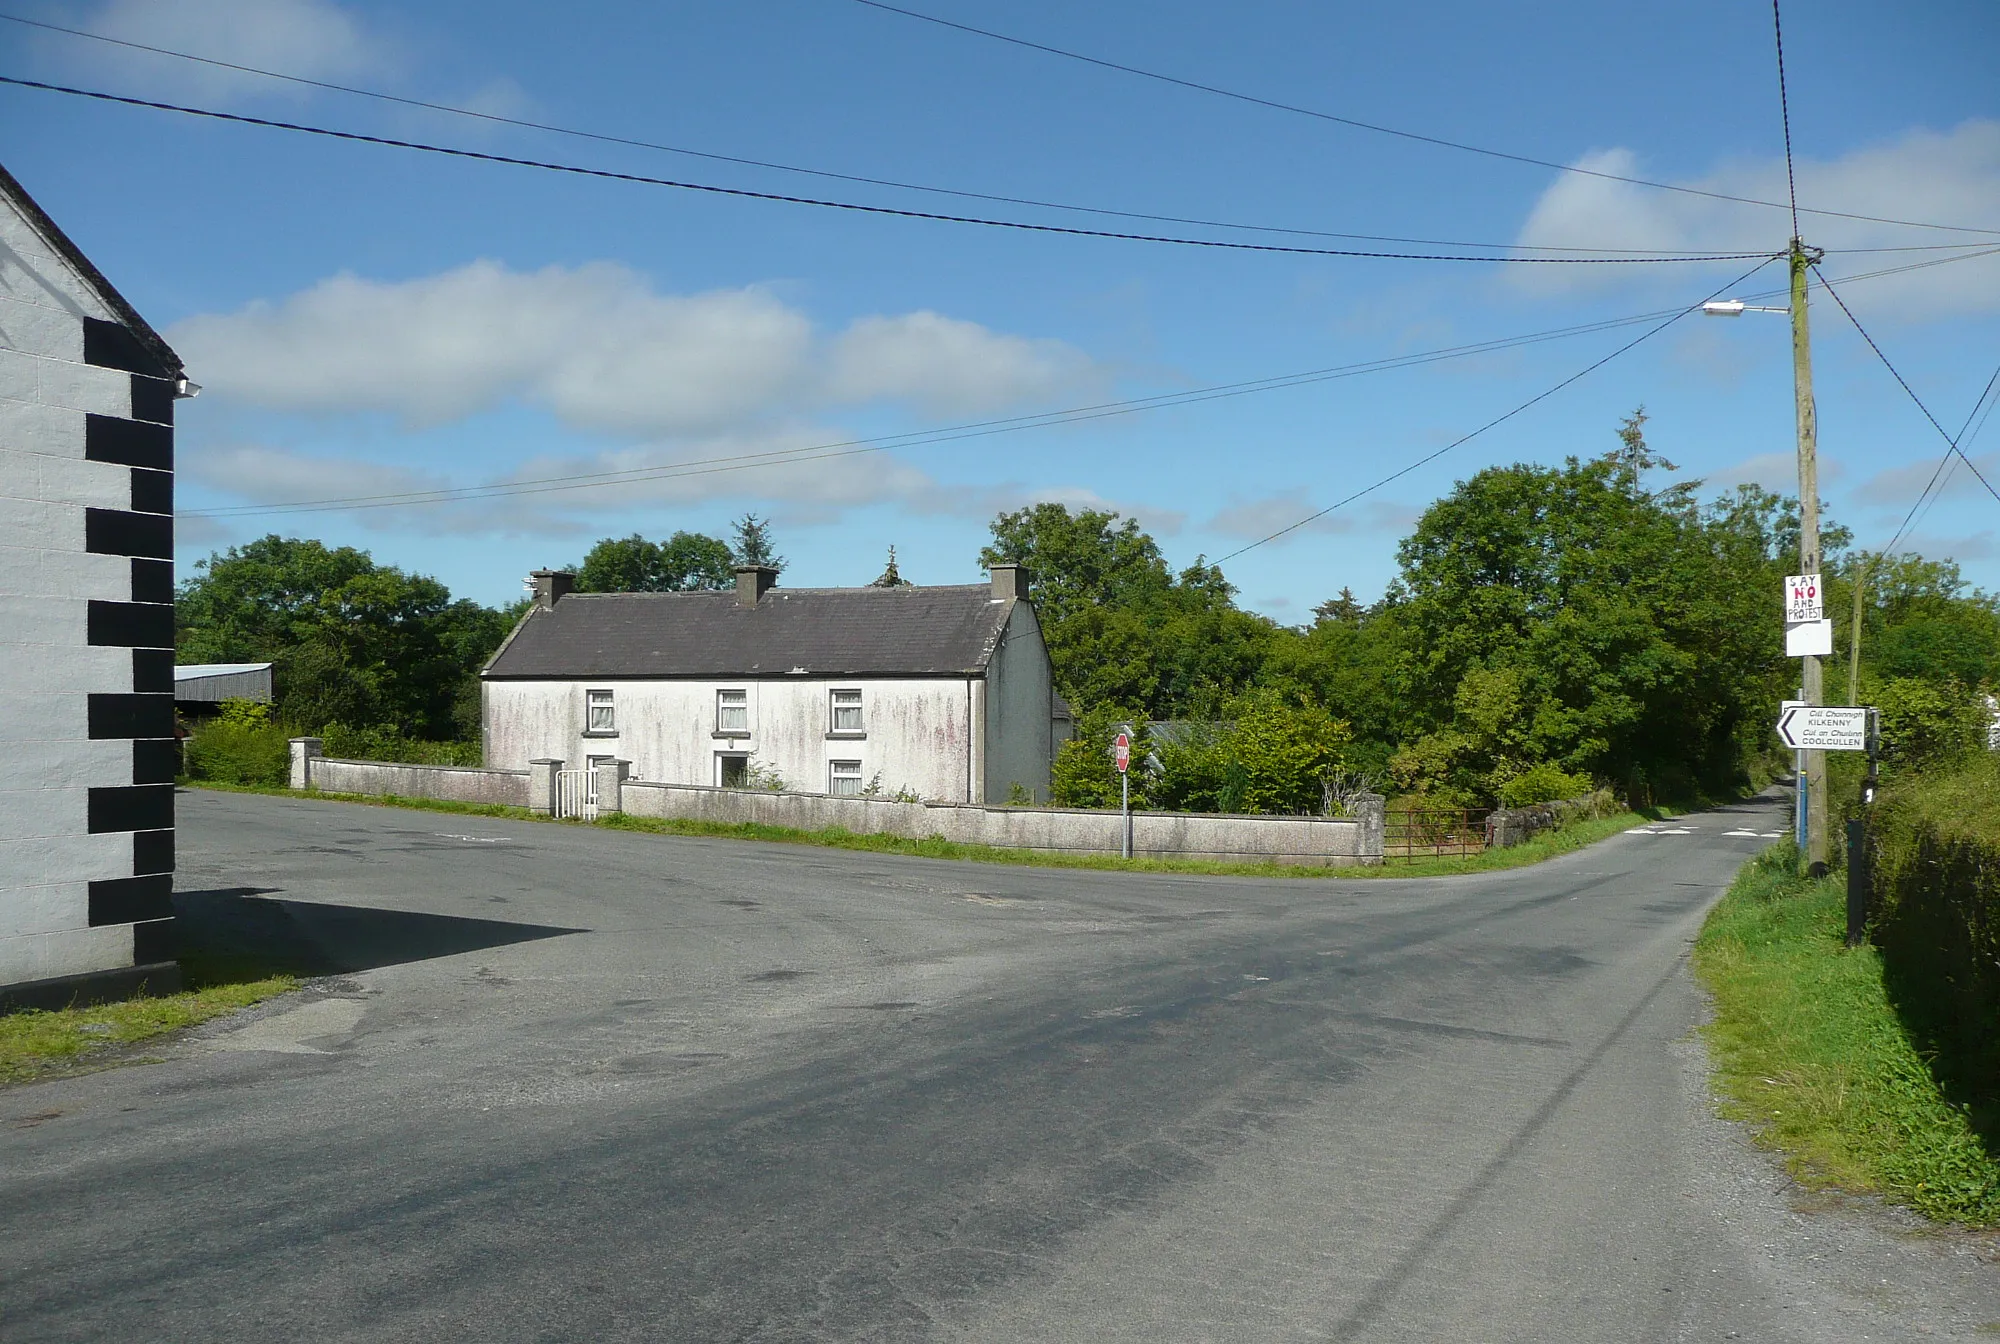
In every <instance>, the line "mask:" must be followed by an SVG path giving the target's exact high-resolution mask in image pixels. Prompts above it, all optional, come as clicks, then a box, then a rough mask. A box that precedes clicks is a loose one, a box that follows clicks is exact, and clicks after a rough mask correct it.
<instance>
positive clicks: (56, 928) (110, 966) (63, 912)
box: [0, 170, 188, 1001]
mask: <svg viewBox="0 0 2000 1344" xmlns="http://www.w3.org/2000/svg"><path fill="white" fill-rule="evenodd" d="M187 386H188V385H187V383H186V380H185V377H184V374H183V370H182V368H181V364H180V361H179V359H177V358H176V357H175V355H174V353H173V351H172V350H171V349H169V348H168V346H167V345H166V343H165V342H164V341H162V340H161V339H160V337H159V335H158V334H157V333H156V332H154V331H153V329H152V328H151V327H150V326H148V325H147V324H146V322H145V320H144V319H143V318H141V317H140V316H139V315H138V313H136V312H134V311H133V309H132V307H131V305H130V304H128V303H127V302H126V301H125V300H124V299H123V298H122V297H121V296H120V295H119V294H118V292H117V290H115V289H113V288H112V287H111V285H110V283H109V282H108V281H106V280H105V279H104V277H103V276H102V275H101V274H99V273H98V271H97V269H96V268H95V267H94V266H93V265H92V264H91V263H90V261H89V260H88V259H87V258H86V257H84V256H83V254H82V253H81V252H80V251H79V250H78V249H77V248H76V246H75V245H74V244H73V243H72V242H70V240H69V239H68V238H67V237H66V236H65V235H64V234H63V232H62V231H61V229H59V228H58V227H57V226H56V225H55V224H54V223H53V222H52V221H51V220H50V219H49V218H48V217H47V215H45V214H44V213H43V212H42V210H41V209H40V207H39V206H37V205H36V203H35V202H34V201H33V200H32V199H31V198H30V197H29V196H28V194H27V193H26V192H25V191H24V190H23V189H22V188H21V186H20V184H19V183H18V182H16V181H15V180H14V179H13V177H12V176H11V175H9V174H7V173H6V172H5V171H4V170H0V668H4V674H0V751H4V752H5V754H6V757H7V761H8V767H9V768H8V769H7V770H6V771H5V772H4V774H0V996H5V997H7V998H11V999H14V1000H16V1001H34V1000H36V999H38V998H40V999H47V998H50V997H67V996H68V995H69V994H71V993H73V992H75V991H77V990H84V991H86V992H117V991H119V990H120V989H126V988H130V987H131V986H132V985H134V984H136V983H137V982H139V981H141V980H143V981H145V982H146V983H147V984H148V985H149V986H150V987H151V988H153V989H155V990H160V989H165V988H170V987H172V986H173V985H174V984H176V983H177V982H178V970H177V967H176V966H175V963H174V955H175V951H174V945H173V937H172V928H173V920H172V915H173V906H172V893H173V867H174V795H173V778H174V771H175V764H176V756H175V746H174V740H173V725H174V714H173V705H174V680H173V675H174V673H173V664H174V651H173V644H174V608H173V596H174V593H173V586H174V581H173V559H172V556H173V528H174V522H173V506H174V489H173V482H174V476H173V467H174V430H173V420H174V402H175V400H176V398H177V397H179V396H181V395H184V394H185V393H186V391H187Z"/></svg>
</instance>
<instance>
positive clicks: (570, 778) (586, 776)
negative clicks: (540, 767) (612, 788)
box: [555, 770, 597, 821]
mask: <svg viewBox="0 0 2000 1344" xmlns="http://www.w3.org/2000/svg"><path fill="white" fill-rule="evenodd" d="M555 812H556V815H557V816H559V817H576V818H578V819H580V820H582V821H596V820H597V776H596V773H595V772H594V771H590V770H558V771H556V807H555Z"/></svg>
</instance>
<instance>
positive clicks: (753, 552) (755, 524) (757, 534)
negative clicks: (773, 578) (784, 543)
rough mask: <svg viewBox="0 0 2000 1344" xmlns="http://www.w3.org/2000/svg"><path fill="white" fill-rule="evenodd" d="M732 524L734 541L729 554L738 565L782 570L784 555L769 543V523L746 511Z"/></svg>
mask: <svg viewBox="0 0 2000 1344" xmlns="http://www.w3.org/2000/svg"><path fill="white" fill-rule="evenodd" d="M732 526H733V527H734V529H735V533H736V542H735V544H734V545H733V546H731V547H730V555H731V557H732V558H733V559H734V561H735V563H736V564H739V565H764V566H766V567H767V568H770V569H777V570H782V569H783V568H784V567H785V557H784V556H782V555H779V554H778V552H777V548H776V547H775V546H773V545H772V543H771V524H770V523H769V522H768V521H766V520H765V519H762V518H759V517H758V516H757V515H756V514H754V513H746V514H744V515H743V516H742V517H741V518H738V519H737V520H736V521H735V523H734V524H732Z"/></svg>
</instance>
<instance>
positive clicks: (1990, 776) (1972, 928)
mask: <svg viewBox="0 0 2000 1344" xmlns="http://www.w3.org/2000/svg"><path fill="white" fill-rule="evenodd" d="M1870 823H1871V825H1870V841H1871V844H1872V845H1873V847H1874V851H1875V858H1874V871H1873V875H1872V881H1871V883H1870V886H1871V892H1870V895H1871V898H1872V901H1873V910H1872V911H1871V916H1872V917H1871V920H1870V936H1871V937H1872V939H1873V941H1874V942H1875V944H1876V945H1877V946H1878V947H1880V948H1881V949H1882V956H1883V961H1884V964H1885V966H1886V968H1887V971H1888V976H1889V986H1890V990H1891V993H1892V994H1893V995H1894V996H1895V1000H1896V1007H1897V1011H1898V1012H1899V1013H1901V1014H1902V1016H1903V1018H1904V1020H1905V1021H1906V1022H1908V1023H1909V1025H1910V1027H1911V1030H1912V1032H1913V1033H1914V1034H1915V1035H1917V1037H1918V1038H1919V1039H1920V1040H1921V1041H1922V1042H1923V1044H1924V1045H1925V1047H1926V1048H1927V1049H1929V1050H1932V1051H1934V1052H1935V1055H1936V1064H1937V1070H1938V1073H1939V1075H1940V1077H1941V1078H1943V1079H1944V1080H1945V1081H1946V1083H1947V1084H1948V1085H1950V1086H1952V1087H1953V1088H1954V1090H1955V1091H1956V1092H1957V1094H1958V1096H1959V1098H1960V1099H1961V1100H1963V1101H1964V1102H1966V1103H1967V1104H1969V1105H1971V1106H1972V1107H1974V1109H1975V1111H1976V1112H1977V1119H1978V1121H1979V1122H1980V1123H1981V1125H1982V1128H1983V1129H1984V1130H1985V1132H1986V1133H1987V1134H1988V1135H1989V1137H2000V756H1994V755H1991V754H1988V753H1984V752H1981V753H1978V754H1977V755H1974V756H1972V757H1969V758H1967V759H1965V760H1964V761H1963V762H1962V763H1960V764H1959V765H1957V766H1956V767H1955V768H1948V769H1945V768H1941V769H1938V770H1935V771H1933V772H1931V773H1929V774H1915V775H1909V776H1905V777H1904V778H1903V779H1901V780H1898V781H1896V782H1895V783H1894V784H1892V785H1891V786H1890V787H1889V788H1887V789H1885V790H1884V793H1883V797H1882V801H1881V802H1880V803H1879V804H1877V806H1876V809H1875V814H1874V816H1873V817H1871V818H1870Z"/></svg>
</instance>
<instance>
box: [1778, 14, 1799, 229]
mask: <svg viewBox="0 0 2000 1344" xmlns="http://www.w3.org/2000/svg"><path fill="white" fill-rule="evenodd" d="M1771 35H1772V37H1773V38H1774V39H1775V41H1776V44H1777V49H1778V115H1779V116H1780V117H1781V118H1782V119H1783V121H1784V123H1785V190H1786V192H1787V194H1788V195H1789V197H1790V200H1791V205H1792V237H1793V238H1794V239H1797V238H1798V236H1799V179H1798V175H1797V174H1796V173H1794V172H1793V171H1792V100H1791V95H1790V94H1789V93H1787V92H1786V90H1785V24H1784V20H1783V19H1781V18H1779V17H1778V0H1771Z"/></svg>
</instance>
